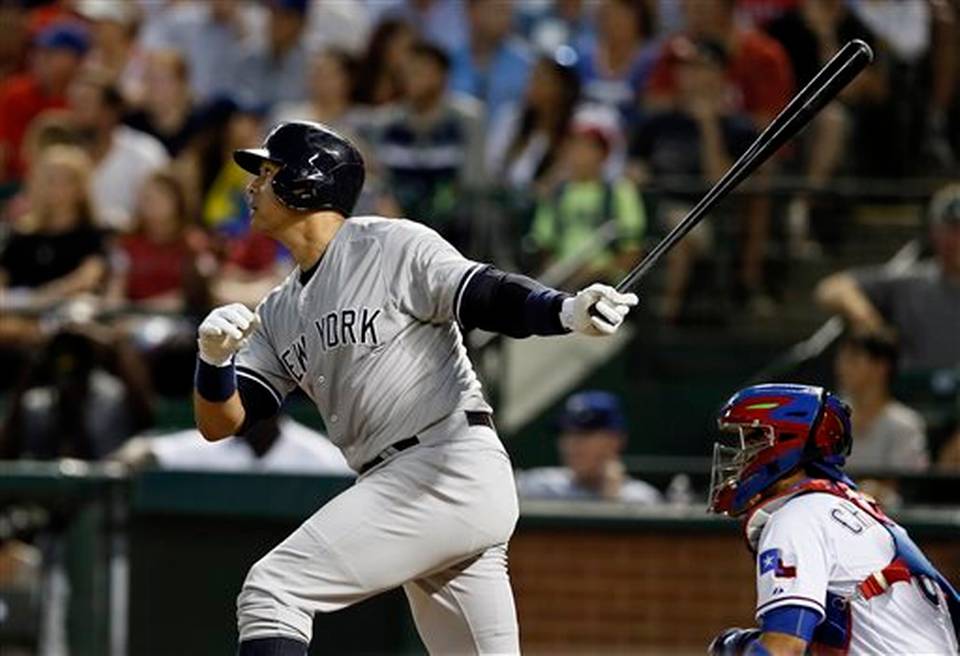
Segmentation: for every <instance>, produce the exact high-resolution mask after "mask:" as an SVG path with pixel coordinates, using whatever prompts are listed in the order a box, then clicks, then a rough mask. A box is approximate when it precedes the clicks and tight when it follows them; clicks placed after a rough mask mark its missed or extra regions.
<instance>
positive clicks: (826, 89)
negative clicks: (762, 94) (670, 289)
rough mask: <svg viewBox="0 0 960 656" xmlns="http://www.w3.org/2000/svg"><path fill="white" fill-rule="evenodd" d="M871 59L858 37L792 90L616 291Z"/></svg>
mask: <svg viewBox="0 0 960 656" xmlns="http://www.w3.org/2000/svg"><path fill="white" fill-rule="evenodd" d="M871 61H873V51H872V50H871V49H870V46H868V45H867V44H866V43H864V42H863V41H861V40H860V39H854V40H853V41H850V42H849V43H847V44H846V45H845V46H844V47H843V48H841V49H840V50H839V51H838V52H837V54H835V55H834V56H833V57H832V58H831V59H830V61H828V62H827V63H826V64H825V65H824V66H823V68H821V69H820V71H819V72H818V73H817V74H816V75H815V76H814V77H813V79H812V80H810V82H808V83H807V85H806V86H804V87H803V89H801V90H800V92H799V93H798V94H797V95H796V96H794V97H793V98H792V99H791V100H790V102H789V103H787V105H786V107H784V108H783V109H782V110H781V111H780V113H779V114H777V116H776V117H775V118H774V119H773V120H772V121H771V122H770V124H769V125H768V126H767V127H766V128H765V129H764V130H763V132H761V133H760V135H759V136H758V137H757V138H756V140H754V142H753V143H752V144H750V147H749V148H747V149H746V150H745V151H744V152H743V154H742V155H740V157H738V158H737V161H735V162H734V163H733V164H732V165H731V166H730V168H729V169H728V170H727V172H726V173H724V174H723V177H721V178H720V179H719V180H718V181H717V182H716V183H715V184H714V185H713V186H712V187H711V188H710V190H709V191H708V192H707V193H706V194H705V195H704V196H703V198H701V199H700V201H699V202H698V203H697V204H696V205H694V206H693V209H691V210H690V211H689V212H688V213H687V215H686V216H685V217H684V218H683V220H682V221H681V222H680V223H678V224H677V225H676V226H675V227H674V228H673V230H671V231H670V232H669V233H667V235H666V236H665V237H664V238H663V239H661V240H660V242H658V243H657V244H656V245H655V246H654V247H653V248H652V249H650V252H649V253H647V254H646V255H645V256H644V257H643V259H642V260H640V262H639V263H638V264H637V265H636V266H635V267H634V268H633V269H632V270H631V271H630V273H628V274H627V275H626V276H625V277H624V278H623V280H621V281H620V282H619V284H617V291H620V292H628V291H630V290H631V289H633V288H634V287H635V286H636V284H637V283H638V282H639V280H640V279H641V278H643V277H644V276H645V275H646V274H647V273H648V272H649V271H650V269H651V268H653V265H655V264H656V263H657V261H659V260H660V258H661V257H663V256H664V255H665V254H666V253H667V252H668V251H669V250H670V249H671V248H673V247H674V246H675V245H676V244H677V242H679V241H680V240H681V239H683V238H684V237H685V236H686V235H687V233H689V232H690V231H691V230H693V228H694V227H696V225H697V224H698V223H700V221H702V220H703V218H704V217H705V216H706V215H707V213H708V212H710V211H711V210H712V209H713V208H714V207H715V206H716V205H717V203H719V202H720V201H721V200H722V199H723V198H724V197H726V195H727V194H729V193H730V191H731V190H733V189H734V188H735V187H736V186H737V185H738V184H740V183H741V182H743V180H744V179H746V178H747V176H749V175H750V174H751V173H753V172H754V171H755V170H756V169H757V168H758V167H759V166H760V165H761V164H763V163H764V162H766V161H767V160H768V159H770V157H771V156H772V155H773V153H775V152H776V151H777V150H778V149H779V148H780V146H782V145H783V144H784V143H786V142H787V141H788V140H790V139H791V138H793V137H794V136H796V135H797V133H799V132H800V130H802V129H803V128H804V127H806V125H807V124H808V123H809V122H810V120H811V119H812V118H813V117H814V116H815V115H816V114H817V113H818V112H819V111H820V110H821V109H823V107H824V106H825V105H826V104H827V103H828V102H830V101H831V100H833V99H834V98H835V97H836V96H837V94H839V93H840V91H842V90H843V88H844V87H846V86H847V85H848V84H850V82H851V81H852V80H853V79H854V78H855V77H856V76H857V75H858V74H859V73H860V71H862V70H863V69H864V68H866V66H867V64H869V63H870V62H871Z"/></svg>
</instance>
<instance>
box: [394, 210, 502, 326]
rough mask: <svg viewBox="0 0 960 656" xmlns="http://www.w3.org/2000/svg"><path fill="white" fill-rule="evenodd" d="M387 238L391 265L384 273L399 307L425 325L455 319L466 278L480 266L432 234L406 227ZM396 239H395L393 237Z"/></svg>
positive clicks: (416, 226) (427, 231) (434, 233)
mask: <svg viewBox="0 0 960 656" xmlns="http://www.w3.org/2000/svg"><path fill="white" fill-rule="evenodd" d="M397 232H399V233H401V234H397V235H394V236H391V237H390V238H388V243H387V244H386V248H387V251H388V252H389V251H391V250H393V251H394V252H395V253H396V257H394V258H387V259H388V261H390V260H391V259H392V260H393V261H394V262H395V265H394V266H393V267H388V268H387V269H386V271H385V273H386V274H387V276H388V280H387V282H388V285H389V286H390V287H391V288H392V291H393V296H394V297H395V298H396V299H397V300H398V302H399V304H400V306H401V308H402V309H403V310H404V311H406V312H408V313H410V314H411V315H413V316H414V317H416V318H417V319H419V320H420V321H424V322H427V323H445V322H448V321H453V320H458V311H459V302H460V297H461V296H462V294H463V289H464V288H465V287H466V283H467V282H468V279H469V278H470V275H471V274H473V273H476V272H477V271H478V270H480V268H481V267H482V266H483V265H481V264H479V263H477V262H474V261H472V260H468V259H467V258H465V257H464V256H463V255H461V254H460V253H459V251H457V249H456V248H454V247H453V246H451V245H450V244H449V243H448V242H447V241H446V240H444V239H443V238H442V237H441V236H440V235H438V234H437V233H436V232H434V231H433V230H431V229H430V228H427V227H426V226H421V225H417V224H409V223H408V224H406V225H404V226H403V228H401V229H399V230H398V231H397ZM394 237H396V238H394Z"/></svg>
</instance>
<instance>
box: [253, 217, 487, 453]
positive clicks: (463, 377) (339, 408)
mask: <svg viewBox="0 0 960 656" xmlns="http://www.w3.org/2000/svg"><path fill="white" fill-rule="evenodd" d="M480 266H482V265H479V264H477V263H476V262H473V261H471V260H468V259H466V258H465V257H463V256H462V255H461V254H460V253H458V252H457V250H456V249H455V248H453V247H452V246H451V245H450V244H448V243H447V242H446V241H444V240H443V239H442V238H441V237H440V236H439V235H438V234H437V233H435V232H434V231H433V230H430V229H429V228H427V227H425V226H423V225H421V224H418V223H414V222H411V221H406V220H401V219H385V218H381V217H353V218H351V219H349V220H348V221H346V222H345V223H344V224H343V226H342V227H341V228H340V230H339V231H337V233H336V235H335V236H334V238H333V240H332V241H331V242H330V244H329V245H328V247H327V250H326V252H325V253H324V255H323V257H322V259H321V260H320V262H319V264H318V265H317V267H316V270H315V271H314V272H313V275H312V276H311V277H310V278H309V279H308V280H307V282H306V284H303V283H301V281H300V276H299V270H295V271H294V272H293V273H291V274H290V276H288V277H287V279H286V280H285V281H284V282H283V283H281V284H280V285H279V286H278V287H277V288H276V289H274V290H273V291H272V292H271V293H270V294H269V295H268V296H267V297H266V298H265V299H264V300H263V302H262V303H261V304H260V307H259V308H258V310H257V313H258V314H259V316H260V320H261V323H260V326H259V327H258V328H257V329H256V331H255V332H254V333H253V335H252V336H251V338H250V340H249V342H248V344H247V345H246V346H245V347H244V348H243V349H242V350H241V351H240V352H239V353H238V354H237V360H236V363H237V375H238V376H244V377H247V378H250V379H253V380H255V381H257V382H258V383H260V384H261V385H263V386H264V387H266V388H267V389H268V390H269V391H270V393H271V394H272V395H273V396H274V398H275V399H276V401H277V403H278V404H279V403H281V402H282V400H283V398H284V397H285V396H286V395H287V394H288V393H289V392H290V391H292V390H293V389H294V388H295V387H300V388H301V389H302V390H303V391H304V392H305V393H306V394H307V395H308V396H309V397H310V398H311V399H312V400H313V402H314V403H315V404H316V406H317V409H318V410H319V411H320V414H321V416H322V417H323V419H324V422H325V424H326V427H327V432H328V434H329V437H330V439H331V440H332V441H333V442H334V443H335V444H336V445H337V446H339V447H340V448H341V449H342V450H343V453H344V456H345V457H346V459H347V462H348V463H350V465H351V466H352V467H353V468H354V469H358V468H359V467H360V466H361V465H363V464H364V463H366V462H368V461H370V460H371V459H373V458H374V457H375V456H377V454H379V453H380V452H381V451H383V450H384V449H385V448H386V447H388V446H390V445H391V444H393V443H395V442H397V441H398V440H401V439H404V438H406V437H410V436H413V435H416V434H418V433H420V432H421V431H423V430H424V429H426V428H428V427H429V426H431V425H433V424H436V423H437V422H439V421H440V420H442V419H443V418H445V417H447V416H449V415H450V414H451V413H452V412H454V411H457V410H479V411H487V412H489V411H490V407H489V406H488V405H487V403H486V401H485V400H484V398H483V395H482V393H481V391H480V383H479V381H478V380H477V377H476V374H475V373H474V371H473V367H472V365H471V364H470V361H469V359H468V358H467V354H466V350H465V348H464V346H463V340H462V338H461V335H460V330H459V328H458V326H457V324H456V318H457V312H458V304H459V300H460V299H459V295H460V293H461V292H462V290H463V288H464V286H465V284H466V282H467V281H468V280H469V278H470V276H471V275H472V274H473V273H474V272H476V271H477V270H478V268H479V267H480Z"/></svg>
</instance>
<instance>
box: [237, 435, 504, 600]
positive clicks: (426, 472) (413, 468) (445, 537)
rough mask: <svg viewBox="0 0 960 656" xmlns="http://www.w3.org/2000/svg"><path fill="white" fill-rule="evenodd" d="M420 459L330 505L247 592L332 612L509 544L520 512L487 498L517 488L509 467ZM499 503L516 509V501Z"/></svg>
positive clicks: (364, 482) (393, 466)
mask: <svg viewBox="0 0 960 656" xmlns="http://www.w3.org/2000/svg"><path fill="white" fill-rule="evenodd" d="M412 455H413V454H411V456H412ZM416 456H417V457H415V458H414V457H410V458H404V459H398V460H400V461H398V462H396V463H393V462H391V463H388V466H387V467H385V468H384V469H383V470H382V471H380V472H376V473H375V475H371V476H370V477H367V478H364V479H361V480H360V481H359V482H358V483H357V484H356V485H354V486H353V487H351V488H350V489H348V490H346V491H344V492H343V493H341V494H340V495H338V496H336V497H335V498H333V499H331V500H330V501H329V502H328V503H327V504H326V505H324V506H323V507H322V508H320V509H319V510H318V511H317V512H316V513H314V515H313V516H312V517H310V518H309V519H308V520H307V521H306V522H304V524H303V525H301V526H300V528H298V529H297V530H296V531H294V532H293V533H292V534H291V535H290V536H289V537H287V538H286V539H285V540H284V541H283V542H281V543H280V544H279V545H277V547H275V548H274V549H273V550H272V551H271V552H270V553H269V554H267V555H266V556H265V557H264V558H263V559H261V560H260V561H259V562H258V563H257V564H256V565H254V567H253V568H252V569H251V572H250V574H249V575H248V577H247V582H246V583H245V588H253V589H256V588H259V589H264V590H273V591H277V592H275V594H276V595H277V596H280V597H281V599H282V600H283V601H284V602H285V603H286V604H288V605H292V606H295V607H299V608H305V609H310V610H313V611H321V612H327V611H332V610H337V609H339V608H343V607H345V606H348V605H350V604H352V603H355V602H357V601H360V600H362V599H364V598H366V597H369V596H371V595H373V594H376V593H378V592H381V591H384V590H388V589H390V588H394V587H397V586H399V585H401V584H403V583H405V582H407V581H409V580H411V579H415V578H418V577H420V576H423V575H424V574H426V573H429V572H433V571H437V570H439V569H442V568H444V567H447V566H449V565H450V564H452V563H456V562H460V561H462V560H463V559H464V558H467V557H469V556H471V555H474V554H476V553H479V552H481V551H483V550H484V549H486V548H487V547H489V546H491V545H493V544H496V543H498V542H505V541H506V540H507V538H508V537H509V534H510V532H511V531H512V525H513V522H514V521H515V514H511V513H515V508H511V507H510V506H509V504H508V503H507V502H506V501H503V502H498V501H496V495H495V494H494V493H493V492H492V490H490V491H489V492H490V493H489V494H484V491H485V488H494V487H496V488H500V487H503V486H505V485H506V484H507V483H510V481H512V479H511V478H510V477H511V476H512V473H511V472H510V470H509V464H508V463H507V465H506V466H505V467H504V466H503V465H502V464H500V459H499V457H498V456H497V455H496V454H484V453H476V452H475V453H473V454H470V458H469V464H468V463H467V462H464V463H462V464H461V463H459V462H458V461H459V459H460V455H459V454H445V455H444V454H438V453H434V452H431V451H429V450H426V449H425V450H424V451H423V452H421V453H419V454H416ZM438 461H439V462H438ZM441 463H442V464H443V465H444V466H441ZM471 468H472V472H471V473H469V474H468V473H465V472H464V471H463V470H466V469H471ZM488 470H489V471H488ZM484 472H487V473H484ZM448 477H451V478H452V479H454V480H447V478H448ZM475 477H478V478H476V480H475ZM501 479H503V480H501ZM510 485H512V483H510ZM500 494H502V495H504V497H505V499H507V500H509V499H508V497H509V496H510V495H513V494H514V492H513V491H512V489H510V490H509V491H508V492H506V493H504V492H500ZM497 506H507V508H506V512H505V511H504V509H502V508H498V507H497ZM491 515H492V517H491ZM498 515H503V517H498Z"/></svg>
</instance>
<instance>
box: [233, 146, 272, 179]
mask: <svg viewBox="0 0 960 656" xmlns="http://www.w3.org/2000/svg"><path fill="white" fill-rule="evenodd" d="M233 161H234V162H236V163H237V166H239V167H240V168H242V169H243V170H244V171H247V172H248V173H253V174H254V175H260V165H261V164H263V163H264V162H273V163H274V164H281V162H278V161H277V160H275V159H273V158H272V157H270V152H269V151H268V150H267V149H266V148H244V149H243V150H235V151H233Z"/></svg>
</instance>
